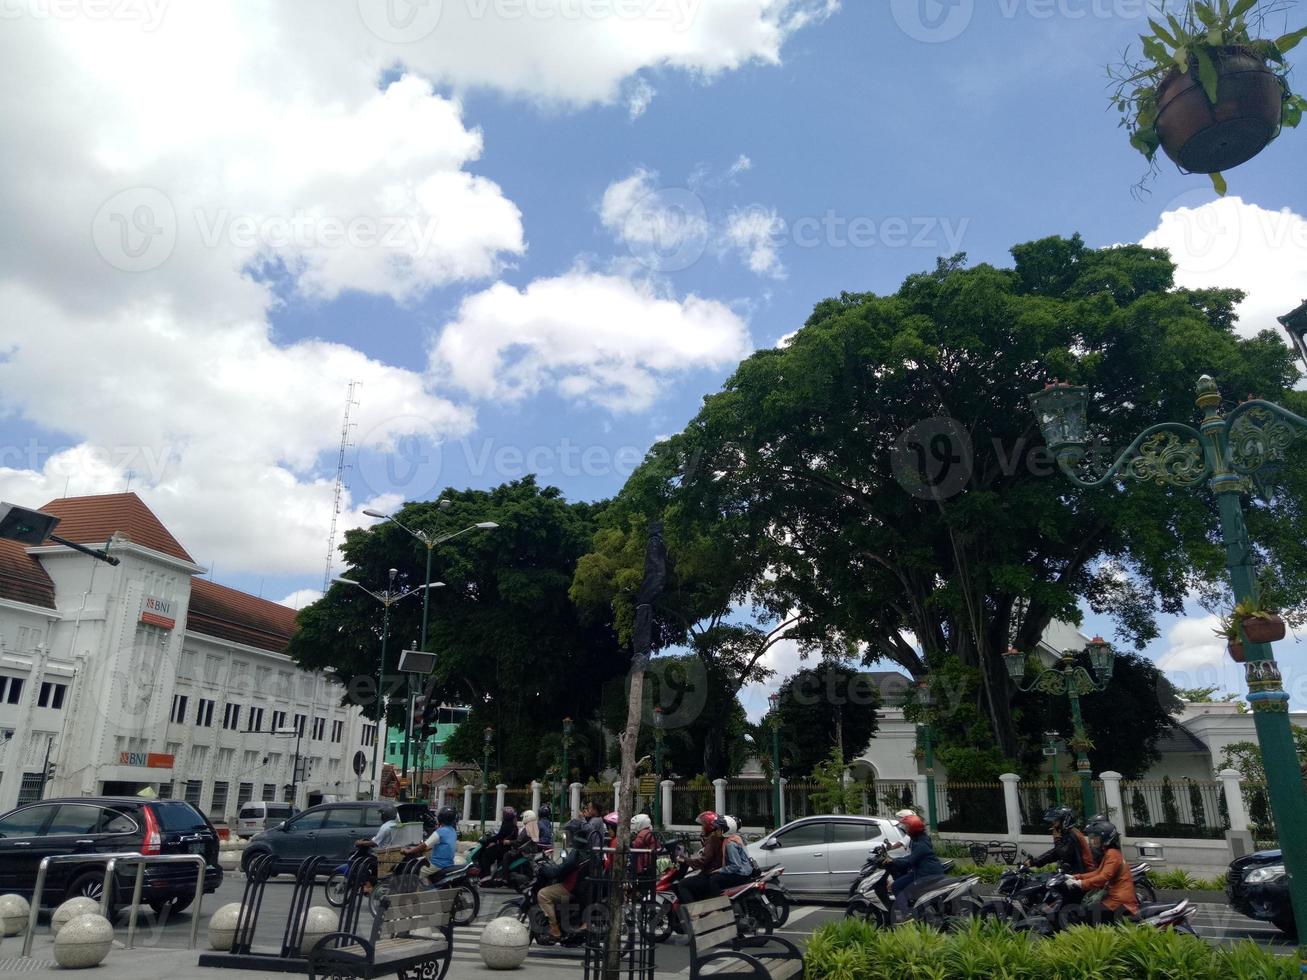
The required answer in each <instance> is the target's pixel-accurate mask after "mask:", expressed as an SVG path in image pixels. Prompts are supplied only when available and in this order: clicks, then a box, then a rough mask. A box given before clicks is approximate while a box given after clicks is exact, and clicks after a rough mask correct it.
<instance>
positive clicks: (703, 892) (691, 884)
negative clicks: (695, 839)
mask: <svg viewBox="0 0 1307 980" xmlns="http://www.w3.org/2000/svg"><path fill="white" fill-rule="evenodd" d="M695 823H697V824H698V825H699V828H700V831H701V833H700V839H701V840H702V841H703V847H702V848H701V849H700V850H699V853H698V854H697V855H695V856H694V857H692V858H687V857H686V856H685V855H684V854H678V855H677V860H678V861H680V862H681V863H682V864H683V865H685V869H686V870H687V871H690V870H698V871H700V872H702V873H701V874H698V875H695V876H694V877H693V878H682V879H681V881H680V882H678V883H677V886H676V890H677V892H678V893H679V894H680V896H681V904H683V905H685V904H689V903H690V902H698V901H701V900H702V899H705V898H712V894H711V888H712V881H711V875H712V873H713V872H714V871H720V870H721V867H722V862H723V861H725V860H726V852H725V846H724V845H723V843H722V830H723V829H724V827H725V824H723V825H722V826H721V827H718V826H717V814H716V813H714V812H713V811H712V810H704V811H703V813H701V814H699V816H697V817H695Z"/></svg>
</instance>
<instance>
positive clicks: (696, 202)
mask: <svg viewBox="0 0 1307 980" xmlns="http://www.w3.org/2000/svg"><path fill="white" fill-rule="evenodd" d="M599 220H600V222H601V223H602V224H603V226H604V228H605V229H607V231H608V232H609V233H610V234H611V235H612V236H613V237H614V238H615V239H617V241H619V242H620V243H622V244H623V245H625V246H626V247H627V248H628V249H630V251H631V254H632V255H633V256H634V257H635V259H636V260H637V261H639V262H640V263H641V264H643V265H644V266H646V267H647V268H649V269H652V270H654V271H658V272H679V271H680V270H682V269H687V268H689V267H690V266H691V265H693V264H694V263H695V262H697V261H698V260H699V258H700V257H701V256H702V255H703V253H704V250H705V249H706V248H707V246H708V240H709V237H710V234H711V227H710V225H709V222H708V212H707V209H706V208H705V207H704V203H703V199H702V198H700V197H699V195H698V194H696V193H695V192H694V191H691V190H689V189H688V188H685V187H662V186H660V185H659V182H658V174H657V173H656V172H654V171H652V170H646V169H645V168H643V167H640V168H637V169H636V171H635V172H634V173H632V174H631V175H630V176H629V177H625V178H623V179H622V180H618V181H614V182H613V183H611V184H609V185H608V187H607V189H605V191H604V196H603V199H602V201H600V204H599Z"/></svg>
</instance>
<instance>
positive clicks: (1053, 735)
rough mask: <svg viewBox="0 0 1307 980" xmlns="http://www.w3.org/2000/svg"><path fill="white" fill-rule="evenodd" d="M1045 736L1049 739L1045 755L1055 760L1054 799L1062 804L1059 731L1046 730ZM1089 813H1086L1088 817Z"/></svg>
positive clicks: (1059, 804) (1058, 803) (1045, 747)
mask: <svg viewBox="0 0 1307 980" xmlns="http://www.w3.org/2000/svg"><path fill="white" fill-rule="evenodd" d="M1044 737H1045V738H1046V739H1048V744H1047V745H1046V746H1044V755H1046V756H1048V757H1049V758H1050V759H1052V760H1053V799H1054V800H1056V801H1057V805H1058V806H1061V805H1062V777H1061V776H1059V775H1058V772H1057V739H1058V734H1057V732H1044ZM1088 817H1089V814H1087V813H1086V814H1085V818H1086V819H1088Z"/></svg>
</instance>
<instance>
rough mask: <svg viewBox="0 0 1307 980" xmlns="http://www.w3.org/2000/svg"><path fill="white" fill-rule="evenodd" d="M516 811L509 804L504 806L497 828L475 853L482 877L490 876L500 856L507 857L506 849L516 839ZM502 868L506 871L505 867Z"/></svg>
mask: <svg viewBox="0 0 1307 980" xmlns="http://www.w3.org/2000/svg"><path fill="white" fill-rule="evenodd" d="M517 830H518V828H517V811H516V810H515V809H513V808H512V807H511V806H506V807H504V810H503V813H502V814H500V823H499V829H498V830H497V831H495V834H494V836H493V837H492V838H491V839H490V840H489V841H488V842H487V843H486V845H485V846H484V847H482V848H481V851H480V852H479V853H478V854H477V866H478V867H479V868H480V869H481V877H482V878H483V879H485V878H490V877H492V873H493V871H494V869H495V865H496V864H497V863H499V860H500V858H506V857H507V850H508V848H509V846H510V845H512V844H513V842H515V841H516V840H517ZM503 870H505V871H507V870H508V869H507V867H505V868H504V869H503Z"/></svg>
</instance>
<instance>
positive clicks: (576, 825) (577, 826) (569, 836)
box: [563, 817, 590, 847]
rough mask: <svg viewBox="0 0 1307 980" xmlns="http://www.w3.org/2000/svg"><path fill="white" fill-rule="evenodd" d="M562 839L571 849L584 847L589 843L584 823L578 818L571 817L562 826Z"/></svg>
mask: <svg viewBox="0 0 1307 980" xmlns="http://www.w3.org/2000/svg"><path fill="white" fill-rule="evenodd" d="M563 837H564V839H565V840H567V841H569V842H570V843H571V845H572V846H573V847H585V846H586V845H587V844H589V843H590V838H589V836H588V835H587V833H586V829H585V821H584V820H581V819H580V818H579V817H573V818H572V819H571V820H569V821H567V823H566V824H565V825H564V826H563Z"/></svg>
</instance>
